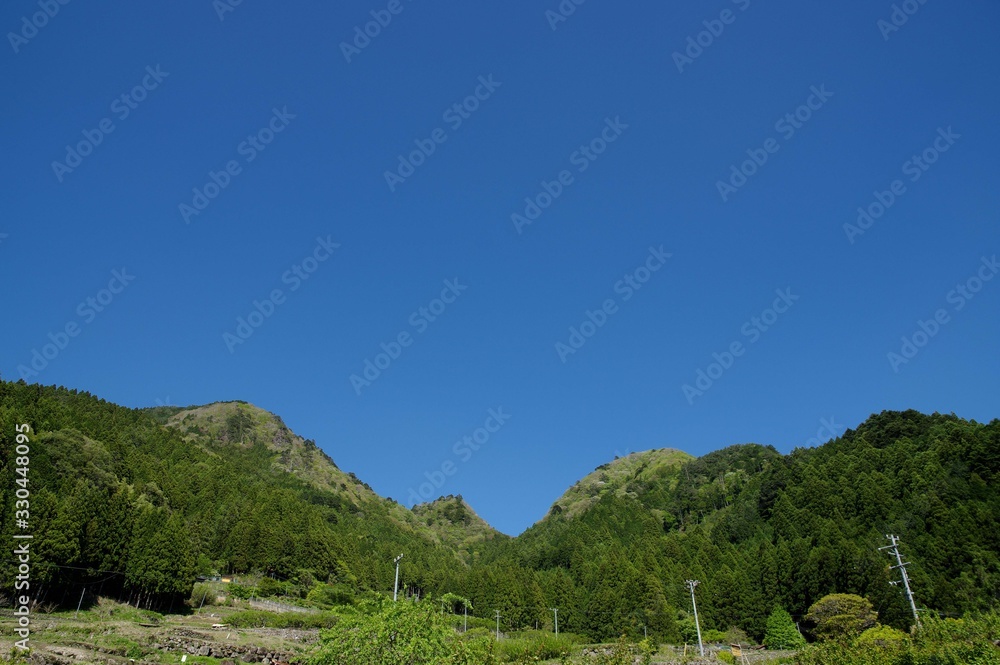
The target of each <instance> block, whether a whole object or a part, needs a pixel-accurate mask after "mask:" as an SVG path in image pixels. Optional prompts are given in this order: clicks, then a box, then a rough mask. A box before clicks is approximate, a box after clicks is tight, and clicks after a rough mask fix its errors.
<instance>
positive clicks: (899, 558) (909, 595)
mask: <svg viewBox="0 0 1000 665" xmlns="http://www.w3.org/2000/svg"><path fill="white" fill-rule="evenodd" d="M886 538H888V539H889V542H890V543H892V544H891V545H886V546H884V547H880V548H879V550H880V551H882V550H887V551H888V552H889V554H891V555H892V556H894V557H896V565H895V566H889V570H897V569H898V570H899V572H900V574H901V576H902V578H903V589H904V590H905V591H906V599H907V600H909V601H910V609H911V610H912V611H913V620H914V621H916V622H917V628H921V627H922V626H921V624H920V615H919V614H917V602H916V601H915V600H914V599H913V590H912V589H910V576H909V575H908V574H907V573H906V567H907V566H909V565H910V563H909V562H908V561H907V562H904V561H903V555H902V554H900V553H899V537H898V536H895V535H892V534H886ZM890 584H893V585H895V584H896V583H895V582H890Z"/></svg>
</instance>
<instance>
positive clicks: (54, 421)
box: [0, 381, 456, 610]
mask: <svg viewBox="0 0 1000 665" xmlns="http://www.w3.org/2000/svg"><path fill="white" fill-rule="evenodd" d="M19 423H27V424H29V425H30V426H31V429H32V435H31V446H30V447H31V454H30V462H31V463H30V472H29V489H30V493H31V497H30V520H29V523H30V528H29V531H30V533H32V534H33V536H34V539H33V540H32V541H31V543H32V544H31V548H32V561H31V563H32V572H31V583H32V588H31V591H32V597H33V598H34V599H37V600H40V601H44V602H56V603H60V602H76V599H77V598H78V597H79V595H80V591H81V587H85V588H86V589H87V590H88V591H90V592H91V593H93V594H98V593H99V594H102V595H107V596H111V597H116V598H119V599H122V600H128V601H134V602H137V603H139V604H140V605H142V606H148V607H151V608H157V609H161V610H168V609H169V608H170V607H175V608H178V609H179V608H180V607H181V605H180V601H182V600H183V599H184V598H187V597H188V595H189V594H190V591H191V587H192V585H193V583H194V581H195V577H196V575H199V574H206V575H207V574H210V573H211V572H213V571H218V572H220V573H223V574H225V573H249V572H258V573H260V574H261V575H263V576H270V577H275V578H277V579H289V578H295V579H300V578H301V579H302V580H303V581H305V582H306V583H307V586H308V584H310V583H311V582H312V581H314V580H315V581H321V582H329V583H331V584H337V585H344V586H346V587H348V588H350V589H354V590H356V591H357V592H361V591H364V590H370V589H378V590H385V589H391V588H392V583H393V578H392V575H393V571H392V569H391V565H389V564H387V562H391V560H392V557H393V556H394V555H395V554H398V553H399V552H400V551H406V552H407V566H408V568H409V570H410V571H412V579H413V580H417V579H419V580H421V581H422V582H423V583H425V584H428V585H430V586H431V587H432V589H428V590H427V591H425V590H424V589H419V591H420V592H421V593H427V592H428V591H430V590H433V591H437V589H438V588H440V586H441V584H443V578H445V577H446V575H445V573H444V572H443V571H447V570H449V569H451V568H454V567H455V563H456V560H455V557H454V555H453V554H452V553H451V552H448V551H446V550H444V549H442V548H439V547H435V546H434V545H433V544H431V543H430V542H429V541H428V540H427V539H426V538H423V537H421V536H420V535H418V534H417V533H415V532H414V531H413V530H411V529H408V528H407V526H406V525H404V524H401V523H400V522H399V521H398V520H396V519H394V518H393V517H392V516H391V515H390V512H391V509H392V504H391V503H389V502H387V501H384V500H372V501H370V502H366V503H363V504H361V505H358V504H357V503H353V502H351V501H349V500H347V499H345V498H344V497H341V496H339V495H337V494H335V493H333V492H329V491H323V490H319V489H316V488H315V487H313V486H311V485H309V484H306V483H305V482H303V481H301V480H299V479H297V478H296V477H294V476H293V475H291V474H288V473H283V472H280V471H278V470H276V469H275V468H274V466H273V465H272V461H273V459H274V458H275V455H276V453H275V452H273V451H271V450H268V449H267V448H266V447H265V446H264V445H263V444H260V443H257V444H254V445H252V446H249V447H243V446H234V445H229V444H226V443H225V442H220V441H213V440H211V439H207V438H206V439H202V440H198V441H196V442H190V441H185V440H184V439H183V438H182V436H181V434H180V433H179V432H177V431H176V430H174V429H171V428H167V427H163V426H162V425H161V424H160V422H158V420H157V418H156V417H154V414H153V413H151V412H150V411H144V410H134V409H128V408H124V407H120V406H117V405H114V404H111V403H109V402H106V401H104V400H101V399H98V398H96V397H94V396H92V395H90V394H89V393H86V392H78V391H76V390H68V389H65V388H62V387H58V388H57V387H43V386H38V385H26V384H24V383H23V382H18V383H10V382H2V381H0V431H2V432H3V436H2V443H0V463H2V466H0V508H2V518H0V538H2V539H4V541H5V542H13V541H12V540H11V536H12V534H13V533H15V532H17V533H20V532H22V531H21V530H20V529H18V528H17V527H16V524H15V522H14V520H13V517H14V501H15V496H14V490H15V488H16V486H15V484H14V470H13V461H14V434H13V433H14V427H15V425H16V424H19ZM397 509H398V507H397ZM12 566H13V563H12V558H11V557H5V558H3V559H2V560H0V579H3V580H13V568H12ZM5 584H6V583H5ZM0 593H4V594H7V595H8V596H9V595H10V593H11V589H9V588H8V589H2V590H0Z"/></svg>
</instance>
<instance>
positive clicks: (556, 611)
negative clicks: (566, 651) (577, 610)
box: [549, 607, 559, 637]
mask: <svg viewBox="0 0 1000 665" xmlns="http://www.w3.org/2000/svg"><path fill="white" fill-rule="evenodd" d="M549 609H550V610H552V614H553V615H554V616H555V619H556V637H559V608H558V607H550V608H549Z"/></svg>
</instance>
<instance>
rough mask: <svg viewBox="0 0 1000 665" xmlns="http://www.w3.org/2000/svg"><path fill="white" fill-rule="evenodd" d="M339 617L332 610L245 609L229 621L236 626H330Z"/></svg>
mask: <svg viewBox="0 0 1000 665" xmlns="http://www.w3.org/2000/svg"><path fill="white" fill-rule="evenodd" d="M338 620H339V617H338V616H337V615H336V614H332V613H330V612H323V613H318V614H307V613H305V612H282V613H280V614H279V613H278V612H265V611H264V610H244V611H242V612H236V613H234V614H231V615H229V618H228V620H227V621H228V623H229V624H230V625H231V626H233V627H234V628H330V627H332V626H334V625H336V624H337V621H338Z"/></svg>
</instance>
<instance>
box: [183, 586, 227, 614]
mask: <svg viewBox="0 0 1000 665" xmlns="http://www.w3.org/2000/svg"><path fill="white" fill-rule="evenodd" d="M218 600H219V597H218V594H216V592H215V587H214V586H212V585H211V584H205V583H204V582H198V583H196V584H195V585H194V586H193V587H192V588H191V597H190V598H188V601H187V604H188V605H189V606H190V607H193V608H194V609H198V608H199V607H202V606H203V605H204V606H205V607H208V606H210V605H216V604H218Z"/></svg>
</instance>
